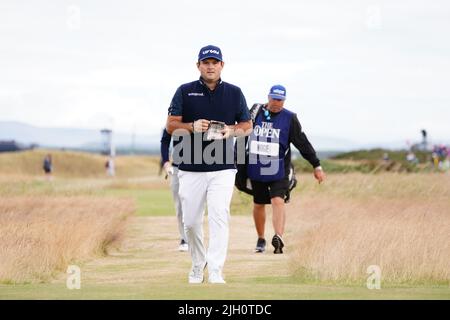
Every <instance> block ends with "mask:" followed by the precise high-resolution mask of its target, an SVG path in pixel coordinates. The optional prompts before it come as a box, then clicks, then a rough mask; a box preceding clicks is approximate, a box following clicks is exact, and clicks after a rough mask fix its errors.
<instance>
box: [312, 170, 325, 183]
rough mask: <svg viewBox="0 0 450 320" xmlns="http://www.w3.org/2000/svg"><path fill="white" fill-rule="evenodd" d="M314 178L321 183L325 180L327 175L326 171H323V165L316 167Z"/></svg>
mask: <svg viewBox="0 0 450 320" xmlns="http://www.w3.org/2000/svg"><path fill="white" fill-rule="evenodd" d="M314 178H316V180H317V181H318V182H319V183H322V181H324V180H325V178H326V176H325V172H323V170H322V167H320V166H319V167H317V168H314Z"/></svg>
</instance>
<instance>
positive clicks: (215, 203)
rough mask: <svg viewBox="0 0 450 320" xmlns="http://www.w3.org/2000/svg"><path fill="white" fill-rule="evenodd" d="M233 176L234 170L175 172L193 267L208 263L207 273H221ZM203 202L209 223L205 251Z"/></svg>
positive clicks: (225, 246) (224, 256)
mask: <svg viewBox="0 0 450 320" xmlns="http://www.w3.org/2000/svg"><path fill="white" fill-rule="evenodd" d="M235 175H236V170H235V169H227V170H220V171H211V172H191V171H182V170H179V171H178V178H179V181H180V190H179V195H180V199H181V206H182V209H183V218H184V227H185V230H186V236H187V239H188V244H189V253H190V254H191V258H192V267H193V268H196V267H197V268H202V267H203V266H204V265H205V262H208V269H209V271H218V272H221V271H222V268H223V265H224V263H225V258H226V256H227V249H228V235H229V229H228V225H229V219H230V202H231V197H232V195H233V186H234V179H235ZM205 202H206V204H207V206H208V224H209V248H208V251H207V252H206V250H205V246H204V244H203V215H204V209H205Z"/></svg>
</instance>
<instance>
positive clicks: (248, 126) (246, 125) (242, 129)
mask: <svg viewBox="0 0 450 320" xmlns="http://www.w3.org/2000/svg"><path fill="white" fill-rule="evenodd" d="M228 127H230V129H231V130H232V131H233V136H235V137H244V136H248V135H250V133H252V121H251V120H249V121H245V122H239V123H238V124H235V125H231V126H228Z"/></svg>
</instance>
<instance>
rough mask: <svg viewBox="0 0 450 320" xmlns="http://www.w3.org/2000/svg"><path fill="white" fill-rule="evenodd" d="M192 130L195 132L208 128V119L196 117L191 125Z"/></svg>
mask: <svg viewBox="0 0 450 320" xmlns="http://www.w3.org/2000/svg"><path fill="white" fill-rule="evenodd" d="M192 128H193V131H194V133H195V132H205V131H206V130H208V128H209V120H205V119H198V120H196V121H194V123H193V125H192Z"/></svg>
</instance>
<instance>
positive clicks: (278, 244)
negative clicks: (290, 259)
mask: <svg viewBox="0 0 450 320" xmlns="http://www.w3.org/2000/svg"><path fill="white" fill-rule="evenodd" d="M272 245H273V247H274V248H275V250H274V251H273V253H275V254H277V253H283V247H284V242H283V239H281V237H280V236H279V235H277V234H276V235H274V236H273V238H272Z"/></svg>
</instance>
